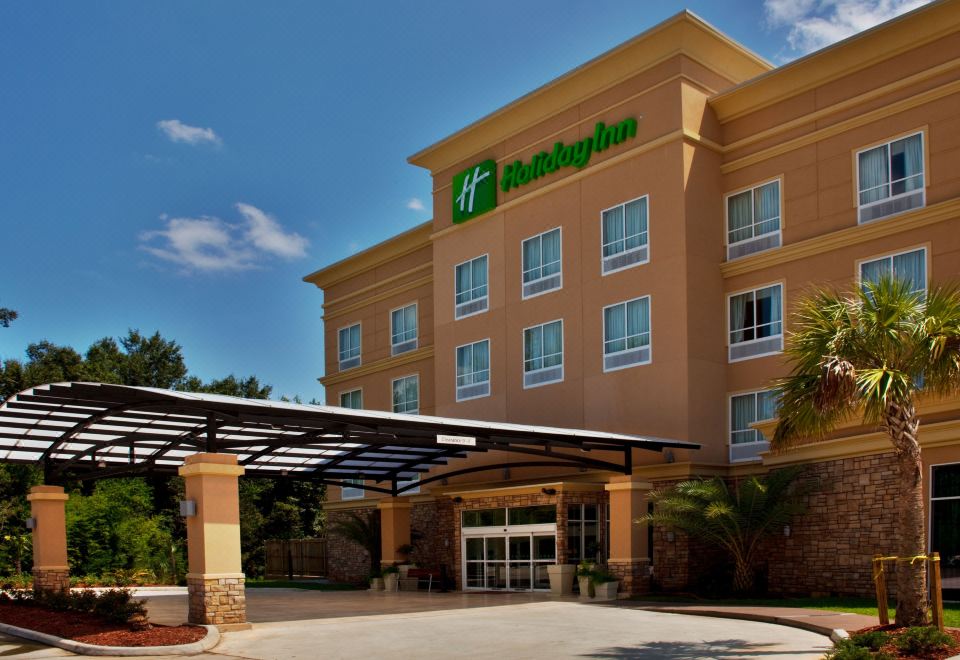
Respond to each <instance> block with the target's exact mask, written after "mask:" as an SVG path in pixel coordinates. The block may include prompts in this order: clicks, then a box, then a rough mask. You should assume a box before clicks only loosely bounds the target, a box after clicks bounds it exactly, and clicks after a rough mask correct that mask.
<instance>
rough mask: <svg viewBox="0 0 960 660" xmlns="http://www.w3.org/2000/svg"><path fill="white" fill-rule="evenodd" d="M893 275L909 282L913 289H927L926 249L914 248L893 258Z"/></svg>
mask: <svg viewBox="0 0 960 660" xmlns="http://www.w3.org/2000/svg"><path fill="white" fill-rule="evenodd" d="M893 276H894V277H896V278H897V279H899V280H906V281H907V282H909V283H910V287H911V289H912V290H913V291H925V290H926V288H927V254H926V251H925V250H914V251H913V252H907V253H905V254H898V255H897V256H895V257H894V258H893Z"/></svg>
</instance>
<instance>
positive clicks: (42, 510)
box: [27, 486, 70, 591]
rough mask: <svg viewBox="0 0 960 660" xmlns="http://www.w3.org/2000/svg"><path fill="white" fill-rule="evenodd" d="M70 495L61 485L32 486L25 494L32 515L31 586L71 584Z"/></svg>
mask: <svg viewBox="0 0 960 660" xmlns="http://www.w3.org/2000/svg"><path fill="white" fill-rule="evenodd" d="M68 499H70V496H69V495H67V494H66V493H64V492H63V488H61V487H60V486H34V487H32V488H31V489H30V494H29V495H27V500H28V501H29V502H30V515H31V517H32V518H33V588H34V589H35V590H57V591H61V590H63V589H69V588H70V567H69V566H68V565H67V520H66V512H65V508H66V503H67V500H68Z"/></svg>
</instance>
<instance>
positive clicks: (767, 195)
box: [753, 181, 780, 236]
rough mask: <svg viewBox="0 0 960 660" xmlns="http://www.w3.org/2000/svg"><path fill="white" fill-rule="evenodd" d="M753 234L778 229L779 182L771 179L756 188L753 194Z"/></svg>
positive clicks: (767, 232)
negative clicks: (754, 224)
mask: <svg viewBox="0 0 960 660" xmlns="http://www.w3.org/2000/svg"><path fill="white" fill-rule="evenodd" d="M753 215H754V222H755V223H756V226H755V227H754V235H757V236H759V235H761V234H769V233H770V232H773V231H777V230H778V229H780V182H779V181H771V182H770V183H768V184H766V185H763V186H760V187H759V188H757V189H756V191H755V195H754V213H753Z"/></svg>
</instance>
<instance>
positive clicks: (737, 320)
mask: <svg viewBox="0 0 960 660" xmlns="http://www.w3.org/2000/svg"><path fill="white" fill-rule="evenodd" d="M748 305H749V306H750V307H751V308H752V307H753V293H741V294H740V295H737V296H730V343H731V344H736V343H737V342H741V341H746V340H747V339H753V333H752V332H750V333H749V334H748V333H747V331H746V329H747V306H748Z"/></svg>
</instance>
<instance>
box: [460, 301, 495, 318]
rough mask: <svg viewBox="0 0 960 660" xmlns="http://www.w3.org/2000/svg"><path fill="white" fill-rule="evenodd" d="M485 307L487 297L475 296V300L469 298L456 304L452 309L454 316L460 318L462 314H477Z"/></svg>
mask: <svg viewBox="0 0 960 660" xmlns="http://www.w3.org/2000/svg"><path fill="white" fill-rule="evenodd" d="M486 309H487V299H486V298H477V299H476V300H470V301H468V302H465V303H460V304H459V305H457V307H456V309H455V310H454V317H455V318H458V319H462V318H463V317H464V316H470V315H471V314H477V313H479V312H482V311H484V310H486Z"/></svg>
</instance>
